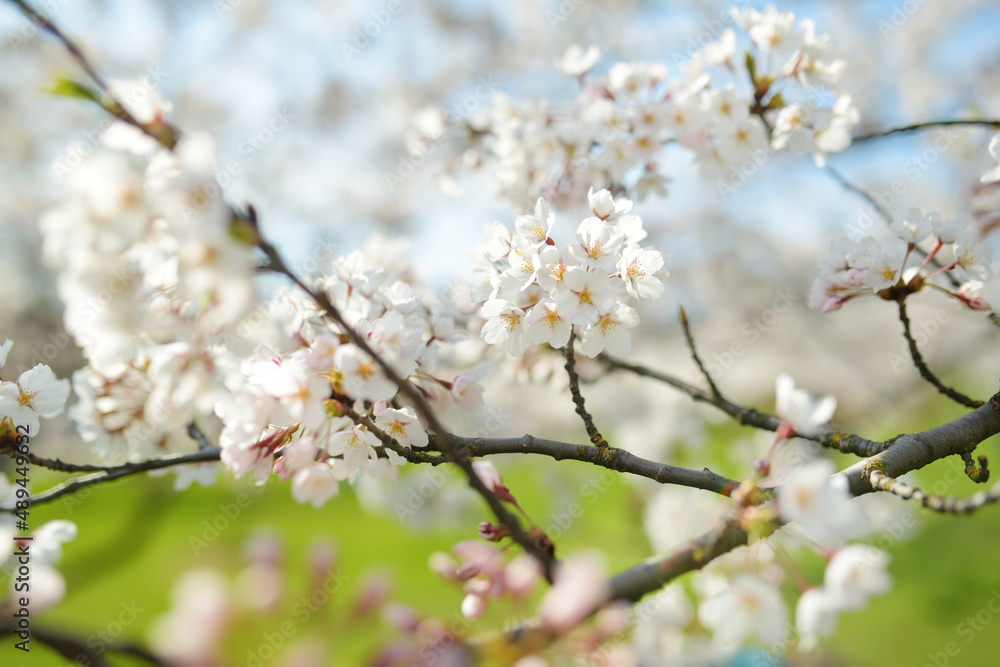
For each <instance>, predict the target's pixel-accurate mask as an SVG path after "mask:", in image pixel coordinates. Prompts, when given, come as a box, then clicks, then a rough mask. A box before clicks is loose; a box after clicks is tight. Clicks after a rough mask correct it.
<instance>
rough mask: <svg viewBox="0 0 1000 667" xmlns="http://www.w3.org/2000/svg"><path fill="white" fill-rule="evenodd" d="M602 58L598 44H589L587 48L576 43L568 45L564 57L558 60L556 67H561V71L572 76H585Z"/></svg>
mask: <svg viewBox="0 0 1000 667" xmlns="http://www.w3.org/2000/svg"><path fill="white" fill-rule="evenodd" d="M600 59H601V50H600V49H599V48H597V47H596V46H594V45H591V46H588V47H587V48H586V50H585V49H584V48H583V47H581V46H577V45H575V44H574V45H572V46H570V47H568V48H567V49H566V52H565V53H564V54H563V55H562V57H561V58H560V59H559V60H557V61H556V67H557V68H559V71H561V72H564V73H565V74H569V75H570V76H583V75H584V74H586V73H587V72H589V71H590V69H591V68H592V67H593V66H594V65H595V64H597V61H598V60H600Z"/></svg>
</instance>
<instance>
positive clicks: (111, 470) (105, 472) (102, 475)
mask: <svg viewBox="0 0 1000 667" xmlns="http://www.w3.org/2000/svg"><path fill="white" fill-rule="evenodd" d="M221 451H222V450H221V449H219V448H218V447H212V448H210V449H199V450H198V451H196V452H191V453H189V454H174V455H173V456H164V457H163V458H159V459H149V460H148V461H140V462H139V463H126V464H125V465H121V466H114V467H105V466H77V465H75V464H72V463H63V462H62V461H58V460H50V459H37V460H38V461H40V462H45V463H48V464H52V465H45V466H44V467H46V468H52V469H53V470H60V471H62V472H78V471H82V470H94V469H96V470H98V471H99V472H95V473H93V474H91V475H84V476H83V477H76V478H74V479H70V480H67V481H65V482H63V483H62V484H59V485H57V486H54V487H52V488H51V489H49V490H48V491H44V492H42V493H40V494H38V495H36V496H32V497H31V505H32V506H35V505H43V504H45V503H50V502H52V501H53V500H56V499H58V498H61V497H63V496H65V495H67V494H70V493H75V492H77V491H79V490H80V489H83V488H86V487H88V486H93V485H94V484H100V483H102V482H110V481H112V480H115V479H121V478H122V477H128V476H130V475H137V474H139V473H141V472H148V471H150V470H160V469H161V468H170V467H173V466H178V465H184V464H186V463H206V462H209V461H218V460H219V454H220V453H221ZM38 465H42V463H39V464H38ZM15 509H16V508H13V507H0V512H8V513H9V512H14V511H15Z"/></svg>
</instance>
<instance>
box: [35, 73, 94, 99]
mask: <svg viewBox="0 0 1000 667" xmlns="http://www.w3.org/2000/svg"><path fill="white" fill-rule="evenodd" d="M45 91H46V92H47V93H50V94H52V95H59V96H61V97H76V98H79V99H83V100H90V101H91V102H96V103H97V104H101V94H100V93H99V92H97V91H96V90H94V89H93V88H91V87H90V86H88V85H87V84H85V83H81V82H79V81H75V80H73V79H70V78H69V77H65V76H57V77H56V78H55V79H54V80H53V81H52V83H51V84H50V85H49V87H48V88H46V89H45Z"/></svg>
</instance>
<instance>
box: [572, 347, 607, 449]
mask: <svg viewBox="0 0 1000 667" xmlns="http://www.w3.org/2000/svg"><path fill="white" fill-rule="evenodd" d="M574 342H576V334H575V333H574V332H572V331H571V332H570V334H569V341H567V342H566V345H565V346H564V347H563V355H564V356H565V357H566V375H568V376H569V393H570V394H572V395H573V405H575V406H576V414H578V415H580V419H582V420H583V426H584V428H586V429H587V435H588V436H590V441H591V442H592V443H594V444H595V445H597V446H598V447H609V446H610V445H608V441H607V440H605V439H604V436H602V435H601V432H600V431H598V430H597V427H596V426H594V418H593V417H591V416H590V413H589V412H587V406H586V405H585V404H584V402H583V394H581V393H580V376H579V375H577V373H576V356H575V354H574V352H573V343H574Z"/></svg>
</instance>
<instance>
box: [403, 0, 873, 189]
mask: <svg viewBox="0 0 1000 667" xmlns="http://www.w3.org/2000/svg"><path fill="white" fill-rule="evenodd" d="M728 16H729V17H731V18H732V22H733V24H734V25H735V28H733V27H731V28H727V29H726V30H725V31H724V32H723V33H722V34H721V35H720V36H719V39H718V40H716V41H714V42H712V43H709V44H707V45H705V46H704V48H702V49H701V50H698V51H695V52H694V53H692V54H691V57H690V59H688V60H687V61H686V62H684V63H683V64H682V65H681V66H680V68H679V69H680V71H679V72H678V73H676V75H675V76H673V77H671V76H669V72H668V69H667V67H666V66H665V65H664V64H662V63H658V62H618V63H614V64H612V65H611V66H610V67H609V68H608V69H607V71H606V73H603V74H597V73H595V72H594V70H595V67H596V65H597V64H598V62H599V60H600V51H599V50H598V49H597V48H596V47H594V46H591V47H589V48H586V49H584V48H581V47H579V46H572V47H570V48H569V49H568V50H567V51H566V53H565V55H564V56H563V57H562V58H560V59H559V60H558V61H557V62H556V66H557V67H558V68H559V70H560V71H562V72H563V73H565V74H568V75H570V76H573V77H576V78H578V79H579V81H580V84H581V89H580V92H579V94H578V96H577V98H576V101H575V103H574V105H573V106H572V107H570V108H569V109H555V108H550V105H549V103H548V102H547V101H544V100H528V101H525V102H523V103H520V104H518V103H515V102H514V101H513V100H512V99H510V98H509V97H507V96H506V95H504V94H502V93H496V94H494V95H493V97H492V99H491V104H490V107H489V108H488V110H486V111H484V112H481V113H477V114H474V115H472V116H471V117H469V118H466V119H461V120H457V119H452V120H453V123H454V124H455V125H457V126H458V128H457V129H459V130H461V131H462V136H463V137H464V138H465V141H467V142H468V143H467V146H466V148H465V151H464V155H463V159H461V160H454V161H452V165H453V168H458V165H462V164H465V165H471V166H474V167H480V166H487V167H490V168H492V171H493V173H492V175H491V180H492V182H493V184H494V187H495V189H496V190H497V194H498V195H500V196H502V197H504V198H506V199H507V200H509V201H512V202H513V203H514V204H515V205H517V206H523V205H524V204H525V203H526V201H525V199H524V197H525V196H526V195H527V197H528V199H527V201H533V200H534V199H535V198H537V197H544V198H546V199H547V200H548V201H549V202H550V203H552V204H553V205H554V206H556V207H557V208H562V207H563V204H564V203H566V202H576V201H579V200H580V199H581V198H582V196H583V193H584V192H586V191H587V189H588V188H594V189H598V190H599V189H603V188H606V189H610V190H612V191H615V192H618V191H625V192H635V194H636V196H637V197H638V198H639V199H643V198H644V197H645V195H646V194H647V193H648V192H650V191H656V192H659V193H660V194H663V193H664V192H665V191H666V182H667V177H666V176H665V175H664V174H662V173H661V172H660V171H659V169H658V165H657V161H658V159H659V153H660V151H661V148H662V146H663V145H665V144H667V143H676V144H679V145H680V146H682V147H684V148H686V149H688V150H690V151H691V152H693V154H694V158H695V161H696V163H697V164H698V165H699V167H700V170H701V173H702V174H703V175H704V176H705V177H706V178H712V179H719V178H720V177H722V176H724V175H726V174H732V173H733V172H734V170H735V171H737V172H738V171H739V166H738V165H740V164H742V163H744V162H745V161H747V160H750V159H755V160H758V161H759V156H760V155H761V154H762V153H763V154H765V155H766V154H767V153H771V152H775V151H779V150H785V149H787V150H790V151H793V152H796V153H802V152H810V153H812V154H813V156H814V158H815V160H816V162H817V164H820V165H822V164H823V162H824V159H825V155H826V154H828V153H833V152H838V151H841V150H844V149H845V148H847V146H849V145H850V142H851V135H850V132H851V130H852V129H853V128H854V127H855V126H856V125H857V124H858V122H859V115H858V111H857V108H856V105H855V104H854V101H853V99H852V97H851V96H850V95H849V94H847V93H845V92H843V90H842V83H843V81H844V79H845V76H846V65H845V61H844V60H842V59H839V58H837V57H836V56H835V54H834V51H833V48H832V46H831V43H830V38H829V36H828V35H824V34H817V32H816V25H815V23H814V22H813V21H812V20H811V19H803V20H801V21H799V22H798V23H796V21H795V17H794V15H793V14H792V13H785V12H778V11H777V10H776V9H775V8H774V7H773V6H769V7H768V8H767V9H765V10H764V11H763V12H760V11H757V10H755V9H752V8H746V9H739V8H735V7H734V8H732V9H730V10H729V11H728ZM737 29H738V30H737ZM738 32H739V35H738V34H737V33H738ZM439 115H440V116H441V118H442V119H443V118H444V114H439ZM425 117H426V116H425ZM443 122H444V121H443V120H441V121H438V122H432V123H428V122H422V123H421V124H420V125H418V127H417V128H416V134H417V136H416V138H415V139H414V140H413V142H414V143H417V144H419V143H421V142H423V143H428V142H433V141H438V140H439V139H440V137H441V136H442V134H443V129H442V125H443ZM721 189H725V188H721Z"/></svg>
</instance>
